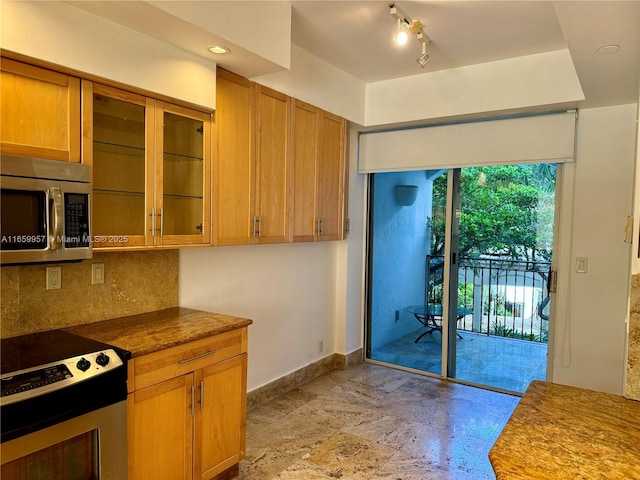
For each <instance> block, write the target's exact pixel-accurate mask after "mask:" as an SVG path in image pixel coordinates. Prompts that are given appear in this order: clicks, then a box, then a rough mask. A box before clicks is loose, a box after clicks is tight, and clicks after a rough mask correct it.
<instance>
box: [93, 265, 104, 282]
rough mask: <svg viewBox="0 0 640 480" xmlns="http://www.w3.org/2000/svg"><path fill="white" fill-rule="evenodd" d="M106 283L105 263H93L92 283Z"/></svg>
mask: <svg viewBox="0 0 640 480" xmlns="http://www.w3.org/2000/svg"><path fill="white" fill-rule="evenodd" d="M103 283H104V263H92V264H91V285H102V284H103Z"/></svg>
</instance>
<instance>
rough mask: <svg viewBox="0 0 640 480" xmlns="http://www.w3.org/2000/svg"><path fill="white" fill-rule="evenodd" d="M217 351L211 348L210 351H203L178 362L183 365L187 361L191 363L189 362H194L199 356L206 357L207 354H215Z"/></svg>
mask: <svg viewBox="0 0 640 480" xmlns="http://www.w3.org/2000/svg"><path fill="white" fill-rule="evenodd" d="M216 352H217V350H209V351H208V352H204V353H201V354H200V355H196V356H195V357H191V358H184V359H182V360H180V361H179V362H178V363H179V364H180V365H183V364H185V363H189V362H193V361H194V360H198V359H199V358H203V357H206V356H207V355H213V354H214V353H216Z"/></svg>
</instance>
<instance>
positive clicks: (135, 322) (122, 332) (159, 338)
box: [64, 307, 253, 357]
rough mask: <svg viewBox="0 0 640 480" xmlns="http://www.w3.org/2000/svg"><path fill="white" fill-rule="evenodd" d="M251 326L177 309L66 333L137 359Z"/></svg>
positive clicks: (244, 321)
mask: <svg viewBox="0 0 640 480" xmlns="http://www.w3.org/2000/svg"><path fill="white" fill-rule="evenodd" d="M252 323H253V321H252V320H249V319H248V318H240V317H233V316H230V315H222V314H219V313H209V312H203V311H200V310H192V309H189V308H181V307H176V308H169V309H167V310H158V311H156V312H150V313H143V314H140V315H132V316H129V317H121V318H114V319H112V320H103V321H101V322H95V323H87V324H84V325H78V326H76V327H70V328H65V329H64V330H65V331H66V332H69V333H73V334H75V335H80V336H82V337H87V338H91V339H93V340H97V341H99V342H103V343H108V344H109V345H113V346H115V347H119V348H123V349H125V350H128V351H130V352H131V356H132V357H137V356H140V355H145V354H147V353H152V352H156V351H159V350H163V349H165V348H170V347H174V346H176V345H180V344H183V343H187V342H191V341H193V340H199V339H201V338H206V337H210V336H211V335H216V334H219V333H223V332H227V331H230V330H235V329H237V328H242V327H246V326H248V325H251V324H252Z"/></svg>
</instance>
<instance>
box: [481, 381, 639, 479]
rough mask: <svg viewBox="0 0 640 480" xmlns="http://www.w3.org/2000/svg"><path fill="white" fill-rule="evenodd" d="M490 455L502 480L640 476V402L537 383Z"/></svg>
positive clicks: (562, 386) (524, 399)
mask: <svg viewBox="0 0 640 480" xmlns="http://www.w3.org/2000/svg"><path fill="white" fill-rule="evenodd" d="M489 459H490V460H491V465H492V466H493V469H494V471H495V473H496V478H497V479H498V480H502V479H509V480H518V479H532V478H539V479H554V480H562V479H576V478H583V479H589V480H593V479H623V478H624V479H626V480H630V479H640V402H638V401H635V400H629V399H626V398H624V397H622V396H620V395H612V394H608V393H601V392H594V391H591V390H585V389H582V388H575V387H567V386H565V385H558V384H554V383H548V382H541V381H533V382H531V385H530V386H529V388H528V389H527V391H526V392H525V394H524V396H523V397H522V400H521V401H520V403H519V404H518V406H517V407H516V409H515V411H514V412H513V415H511V418H510V419H509V421H508V422H507V425H506V426H505V428H504V430H503V431H502V433H501V434H500V436H499V437H498V440H497V441H496V443H495V445H494V446H493V448H492V449H491V451H490V452H489Z"/></svg>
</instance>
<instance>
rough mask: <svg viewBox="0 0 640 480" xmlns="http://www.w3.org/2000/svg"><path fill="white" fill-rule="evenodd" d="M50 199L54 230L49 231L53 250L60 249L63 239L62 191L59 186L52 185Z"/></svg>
mask: <svg viewBox="0 0 640 480" xmlns="http://www.w3.org/2000/svg"><path fill="white" fill-rule="evenodd" d="M49 195H50V199H51V200H50V201H51V207H50V208H51V212H50V213H51V226H52V231H50V232H49V234H50V235H51V237H50V238H51V240H50V242H49V245H50V248H51V250H58V249H59V248H60V241H61V240H62V220H63V215H62V208H63V205H62V192H61V191H60V189H59V188H58V187H51V188H50V189H49Z"/></svg>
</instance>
